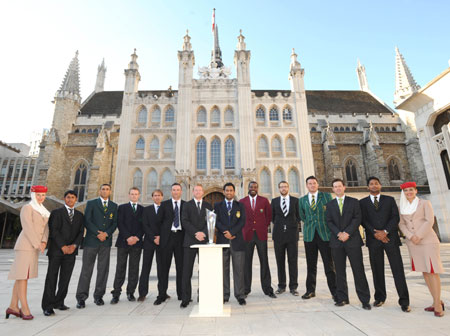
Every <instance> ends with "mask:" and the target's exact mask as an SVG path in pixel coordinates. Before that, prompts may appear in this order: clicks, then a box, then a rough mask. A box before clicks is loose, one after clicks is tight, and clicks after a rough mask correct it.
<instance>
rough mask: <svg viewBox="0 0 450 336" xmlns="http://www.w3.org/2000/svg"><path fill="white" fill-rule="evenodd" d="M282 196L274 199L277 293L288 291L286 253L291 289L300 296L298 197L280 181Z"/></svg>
mask: <svg viewBox="0 0 450 336" xmlns="http://www.w3.org/2000/svg"><path fill="white" fill-rule="evenodd" d="M278 189H279V191H280V194H281V196H278V197H276V198H274V199H273V200H272V204H271V207H272V222H273V232H272V239H273V244H274V248H275V258H276V260H277V269H278V289H277V291H276V293H277V294H281V293H284V292H285V291H286V266H285V265H286V253H287V261H288V267H289V290H290V292H291V294H292V295H294V296H298V291H297V287H298V264H297V263H298V239H299V230H298V224H299V222H300V214H299V211H298V198H297V197H294V196H291V195H289V183H287V182H286V181H281V182H280V183H278Z"/></svg>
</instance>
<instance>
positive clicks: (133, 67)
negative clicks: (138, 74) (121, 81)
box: [128, 48, 139, 70]
mask: <svg viewBox="0 0 450 336" xmlns="http://www.w3.org/2000/svg"><path fill="white" fill-rule="evenodd" d="M137 58H138V56H137V55H136V48H134V52H133V53H132V54H131V61H130V63H128V69H129V70H139V65H138V64H137Z"/></svg>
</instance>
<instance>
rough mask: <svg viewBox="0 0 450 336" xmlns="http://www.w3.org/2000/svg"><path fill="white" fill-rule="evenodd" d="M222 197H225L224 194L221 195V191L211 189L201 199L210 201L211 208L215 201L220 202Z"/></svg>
mask: <svg viewBox="0 0 450 336" xmlns="http://www.w3.org/2000/svg"><path fill="white" fill-rule="evenodd" d="M224 198H225V196H224V195H223V193H222V192H219V191H212V192H210V193H208V194H206V195H205V196H204V197H203V199H204V200H205V201H206V202H208V203H210V204H211V205H212V207H213V208H214V204H215V203H220V202H222V201H223V199H224Z"/></svg>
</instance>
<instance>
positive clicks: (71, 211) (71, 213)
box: [69, 208, 73, 223]
mask: <svg viewBox="0 0 450 336" xmlns="http://www.w3.org/2000/svg"><path fill="white" fill-rule="evenodd" d="M69 219H70V222H71V223H72V221H73V209H70V208H69Z"/></svg>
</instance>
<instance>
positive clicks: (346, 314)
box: [0, 244, 450, 336]
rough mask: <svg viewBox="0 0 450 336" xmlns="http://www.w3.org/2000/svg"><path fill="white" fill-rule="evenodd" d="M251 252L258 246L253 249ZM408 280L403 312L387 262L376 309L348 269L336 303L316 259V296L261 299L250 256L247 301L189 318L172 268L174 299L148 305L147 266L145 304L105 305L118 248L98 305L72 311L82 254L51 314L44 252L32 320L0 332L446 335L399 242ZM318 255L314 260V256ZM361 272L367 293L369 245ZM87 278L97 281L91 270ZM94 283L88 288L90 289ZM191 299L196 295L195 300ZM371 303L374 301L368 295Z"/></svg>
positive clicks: (4, 265)
mask: <svg viewBox="0 0 450 336" xmlns="http://www.w3.org/2000/svg"><path fill="white" fill-rule="evenodd" d="M299 251H300V253H299V254H300V256H299V284H300V286H299V292H300V294H303V292H304V289H305V288H304V283H305V277H306V260H305V254H304V249H303V245H300V248H299ZM255 254H256V251H255ZM402 254H403V257H404V258H403V260H404V262H405V269H406V270H407V272H406V278H407V281H408V285H409V292H410V297H411V308H412V312H411V313H409V314H405V313H403V312H402V311H401V310H400V307H399V306H398V304H397V294H396V291H395V287H394V281H393V278H392V275H391V273H390V270H389V264H388V263H386V272H387V276H386V281H387V288H388V300H387V302H386V303H385V304H384V306H382V307H380V308H372V310H371V311H365V310H363V309H362V308H361V304H360V302H359V301H358V299H357V297H356V293H355V289H354V288H355V287H354V283H353V277H352V273H351V270H350V267H349V266H348V270H347V276H348V281H349V294H350V305H347V306H344V307H335V306H334V304H333V301H332V300H331V296H330V294H329V292H328V289H327V286H326V280H325V276H324V273H323V267H322V264H321V262H320V261H319V265H318V286H317V291H316V295H317V296H316V297H315V298H313V299H310V300H302V299H301V298H300V297H294V296H292V295H291V294H289V293H284V294H282V295H278V298H277V299H270V298H269V297H267V296H264V295H263V293H262V290H261V287H260V283H259V265H258V261H257V256H255V258H254V266H253V277H254V278H253V286H252V293H251V294H250V295H249V297H248V299H247V305H246V306H243V307H242V306H239V305H238V303H237V302H236V300H235V299H234V298H232V299H231V300H230V303H229V304H230V305H231V317H228V318H190V317H189V314H190V312H191V310H192V306H193V304H191V305H190V306H189V307H188V308H186V309H180V308H179V304H180V302H179V301H177V300H176V293H175V270H174V268H173V266H172V270H171V274H170V275H171V277H170V283H169V295H171V296H172V299H170V300H168V301H167V302H165V303H163V304H162V305H160V306H154V305H153V301H154V300H155V296H156V269H152V273H151V279H150V281H151V283H150V294H149V295H148V296H147V300H146V301H144V302H143V303H138V302H128V301H127V300H126V297H125V296H124V295H122V297H121V301H120V302H119V303H118V304H117V305H114V306H113V305H111V304H109V300H110V298H111V295H110V294H109V291H110V290H111V287H112V283H113V278H114V273H115V264H116V250H115V249H113V250H112V256H111V270H110V274H109V279H108V289H107V294H106V295H105V297H104V299H105V305H104V306H102V307H97V306H96V305H95V304H94V303H93V301H92V297H90V298H89V299H88V300H87V301H86V304H87V305H86V308H85V309H82V310H78V309H76V307H75V305H76V300H75V291H76V286H77V282H78V276H79V274H80V269H81V257H80V256H78V257H77V263H76V266H75V269H74V274H73V276H72V281H71V284H70V288H69V294H68V297H67V300H66V302H65V303H66V304H67V305H68V306H70V307H71V309H70V310H68V311H64V312H61V311H58V310H57V311H56V315H55V316H51V317H45V316H44V315H43V314H42V311H41V309H40V302H41V297H42V291H43V287H44V279H45V274H46V268H47V257H45V256H41V257H40V259H39V277H38V279H32V280H31V281H30V282H29V294H28V297H29V303H30V307H31V311H32V313H33V314H34V316H35V319H34V320H33V321H22V320H20V319H18V318H16V317H14V316H11V317H10V318H9V320H6V319H0V335H14V336H16V335H17V336H21V335H64V336H69V335H87V336H102V335H227V334H228V335H271V336H274V335H348V336H350V335H395V336H397V335H425V334H426V335H427V336H432V335H450V312H448V313H447V315H446V316H445V317H443V318H436V317H434V316H433V314H432V313H427V312H424V310H423V308H424V307H426V306H428V305H429V304H430V303H431V298H430V295H429V293H428V290H427V288H426V286H425V285H424V281H423V278H422V275H421V274H420V273H415V272H410V271H409V270H410V264H409V258H408V251H407V249H406V246H403V247H402ZM441 254H442V258H443V262H444V267H445V268H446V270H447V272H450V244H442V245H441ZM13 256H14V252H13V251H12V250H0V302H2V305H1V309H6V308H7V307H8V304H9V301H10V298H11V289H12V284H13V282H12V281H8V280H7V274H8V272H9V268H10V265H11V263H12V259H13ZM319 259H320V258H319ZM364 262H365V266H366V273H367V277H368V280H369V285H370V288H371V293H372V297H373V283H372V273H371V271H370V267H369V260H368V254H367V249H366V248H364ZM269 263H270V266H271V272H272V285H273V287H274V289H276V285H277V273H276V263H275V255H274V251H273V248H272V247H270V248H269ZM194 275H195V276H194V278H193V293H196V289H197V280H198V279H197V273H196V271H194ZM93 279H95V272H94V276H93ZM442 285H443V286H442V298H443V300H444V302H445V304H446V306H448V307H450V274H444V275H443V277H442ZM91 287H92V286H91ZM195 301H196V298H194V304H196V303H195ZM371 301H373V300H371Z"/></svg>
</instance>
